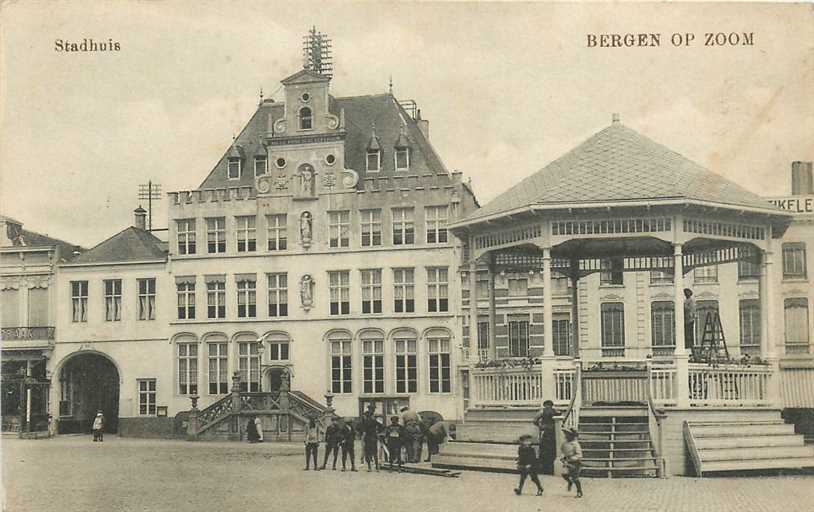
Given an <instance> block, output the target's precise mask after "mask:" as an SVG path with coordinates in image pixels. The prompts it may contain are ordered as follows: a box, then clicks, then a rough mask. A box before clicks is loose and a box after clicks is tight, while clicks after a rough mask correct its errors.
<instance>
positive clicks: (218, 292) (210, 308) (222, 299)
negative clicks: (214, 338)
mask: <svg viewBox="0 0 814 512" xmlns="http://www.w3.org/2000/svg"><path fill="white" fill-rule="evenodd" d="M206 317H207V318H226V282H225V281H223V280H220V279H219V280H211V281H207V282H206Z"/></svg>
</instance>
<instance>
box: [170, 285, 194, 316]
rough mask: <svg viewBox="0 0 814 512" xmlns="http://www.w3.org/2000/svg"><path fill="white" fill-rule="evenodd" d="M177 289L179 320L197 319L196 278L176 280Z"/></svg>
mask: <svg viewBox="0 0 814 512" xmlns="http://www.w3.org/2000/svg"><path fill="white" fill-rule="evenodd" d="M175 288H176V294H177V295H178V319H179V320H187V319H192V318H195V278H194V277H190V278H176V281H175Z"/></svg>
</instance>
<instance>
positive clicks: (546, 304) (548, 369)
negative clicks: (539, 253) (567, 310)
mask: <svg viewBox="0 0 814 512" xmlns="http://www.w3.org/2000/svg"><path fill="white" fill-rule="evenodd" d="M552 295H553V294H552V290H551V249H550V248H548V247H545V248H543V345H544V346H543V357H542V359H541V362H542V364H541V371H542V372H543V373H542V386H543V396H544V399H549V400H554V399H556V389H555V382H554V369H555V366H556V360H555V358H554V305H553V304H552V300H553V299H552Z"/></svg>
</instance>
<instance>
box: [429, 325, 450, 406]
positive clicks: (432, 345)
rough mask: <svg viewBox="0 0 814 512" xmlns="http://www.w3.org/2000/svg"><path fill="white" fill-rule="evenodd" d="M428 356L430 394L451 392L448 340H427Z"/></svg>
mask: <svg viewBox="0 0 814 512" xmlns="http://www.w3.org/2000/svg"><path fill="white" fill-rule="evenodd" d="M427 343H428V346H429V356H430V361H429V363H430V393H449V392H450V391H451V390H452V385H451V380H450V375H451V372H450V364H449V361H450V359H449V338H428V339H427Z"/></svg>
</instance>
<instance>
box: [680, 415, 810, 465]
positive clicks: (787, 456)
mask: <svg viewBox="0 0 814 512" xmlns="http://www.w3.org/2000/svg"><path fill="white" fill-rule="evenodd" d="M774 414H775V419H767V418H766V415H762V416H761V417H758V418H755V419H744V420H726V421H685V422H684V439H685V442H686V444H687V448H688V450H689V452H690V457H691V459H692V461H693V464H694V465H695V469H696V474H698V475H699V476H703V475H705V474H708V473H718V472H730V471H747V470H777V469H800V468H806V467H814V446H810V445H806V444H805V439H804V437H803V436H802V435H800V434H795V432H794V425H792V424H787V423H784V422H783V420H781V419H780V418H779V414H778V413H777V412H775V413H774Z"/></svg>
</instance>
